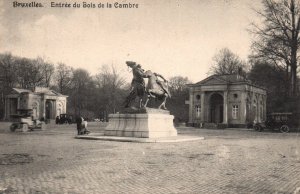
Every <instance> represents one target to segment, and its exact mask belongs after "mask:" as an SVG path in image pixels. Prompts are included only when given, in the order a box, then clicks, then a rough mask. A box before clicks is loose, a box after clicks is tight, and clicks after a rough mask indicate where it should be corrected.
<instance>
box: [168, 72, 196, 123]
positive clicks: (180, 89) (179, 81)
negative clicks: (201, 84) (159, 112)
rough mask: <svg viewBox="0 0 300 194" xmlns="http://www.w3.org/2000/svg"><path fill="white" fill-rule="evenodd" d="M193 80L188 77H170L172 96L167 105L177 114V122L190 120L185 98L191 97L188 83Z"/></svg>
mask: <svg viewBox="0 0 300 194" xmlns="http://www.w3.org/2000/svg"><path fill="white" fill-rule="evenodd" d="M189 83H191V81H190V80H189V79H188V78H187V77H182V76H174V77H171V78H170V79H169V87H170V92H171V95H172V97H171V98H170V99H168V102H167V107H168V109H169V110H170V111H171V113H172V114H173V115H174V116H175V122H187V121H188V106H187V105H186V104H185V100H187V99H188V97H189V90H188V87H187V84H189Z"/></svg>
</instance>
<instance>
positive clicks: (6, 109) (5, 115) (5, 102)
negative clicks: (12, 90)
mask: <svg viewBox="0 0 300 194" xmlns="http://www.w3.org/2000/svg"><path fill="white" fill-rule="evenodd" d="M7 103H8V101H7V97H5V98H4V119H5V120H7V119H8V116H7V115H8V112H7V111H8V108H7Z"/></svg>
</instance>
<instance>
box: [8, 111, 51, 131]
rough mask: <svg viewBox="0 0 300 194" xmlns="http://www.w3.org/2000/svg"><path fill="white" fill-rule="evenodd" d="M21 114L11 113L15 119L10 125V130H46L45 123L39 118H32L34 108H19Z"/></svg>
mask: <svg viewBox="0 0 300 194" xmlns="http://www.w3.org/2000/svg"><path fill="white" fill-rule="evenodd" d="M18 112H19V114H16V115H11V118H12V120H13V122H12V124H11V125H10V130H11V131H12V132H15V131H20V132H27V131H34V130H44V129H45V126H46V125H45V123H44V122H43V121H39V120H37V119H32V116H31V115H32V109H19V110H18Z"/></svg>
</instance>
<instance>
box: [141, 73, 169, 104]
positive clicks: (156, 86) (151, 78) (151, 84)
mask: <svg viewBox="0 0 300 194" xmlns="http://www.w3.org/2000/svg"><path fill="white" fill-rule="evenodd" d="M145 77H146V78H148V84H147V86H146V92H147V94H148V95H147V100H146V102H145V105H144V107H147V104H148V102H149V100H150V98H157V99H162V100H163V102H162V103H161V104H160V105H159V107H158V108H159V109H161V108H163V109H167V108H166V101H167V98H168V97H169V98H170V97H171V94H170V92H169V89H168V84H167V80H165V79H164V78H163V77H162V76H161V75H159V74H156V73H153V72H152V71H150V70H148V71H146V72H145ZM158 77H161V78H162V79H164V82H163V81H160V80H159V79H158Z"/></svg>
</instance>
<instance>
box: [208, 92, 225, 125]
mask: <svg viewBox="0 0 300 194" xmlns="http://www.w3.org/2000/svg"><path fill="white" fill-rule="evenodd" d="M223 104H224V99H223V96H222V95H221V94H218V93H214V94H212V95H211V97H210V101H209V107H210V115H209V121H210V122H211V123H222V122H223V115H224V108H223Z"/></svg>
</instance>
